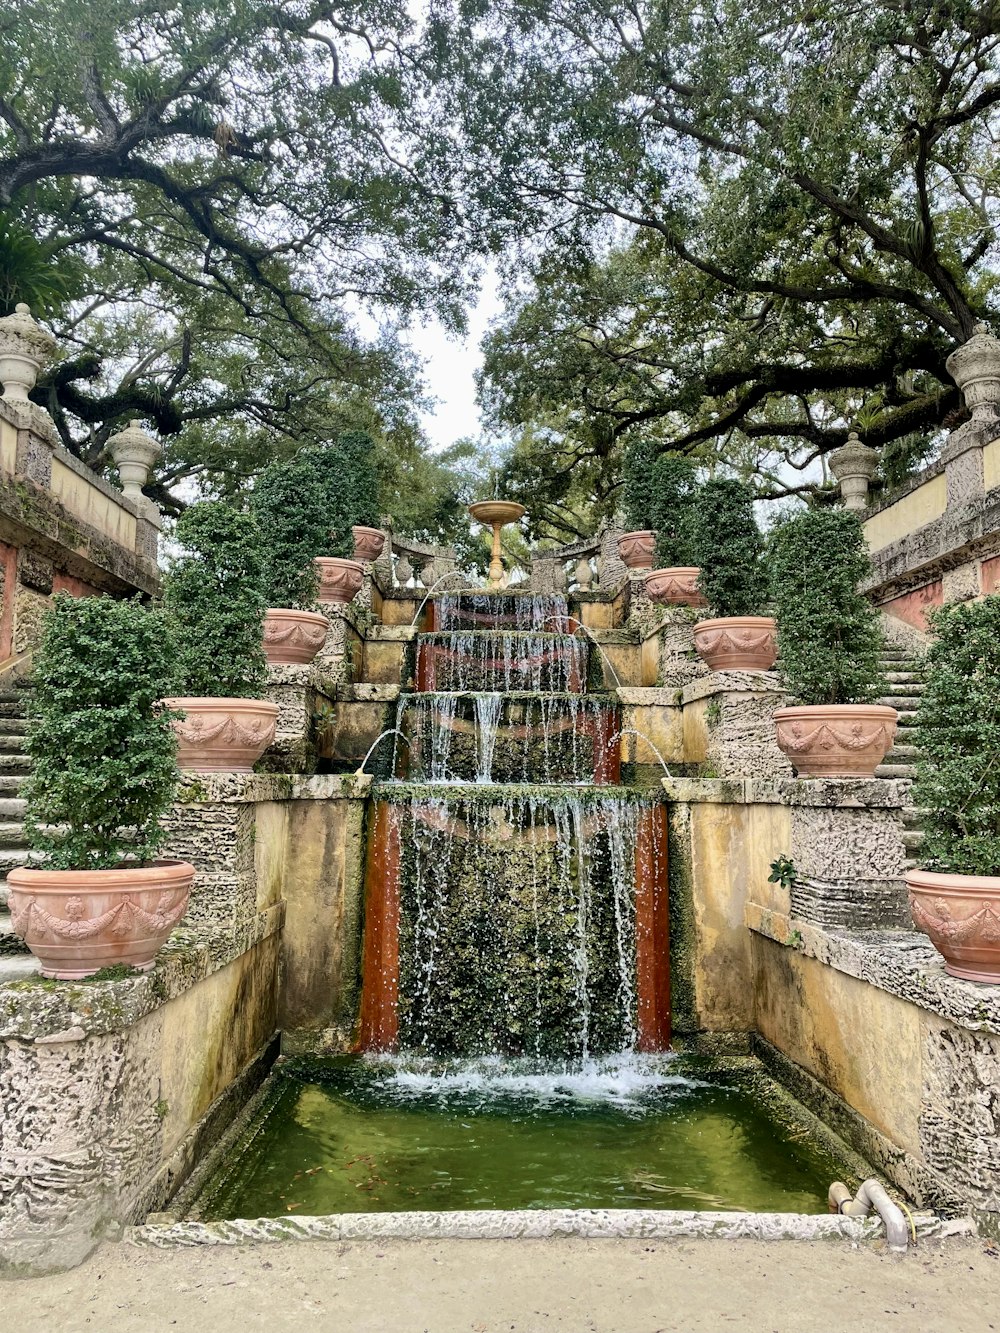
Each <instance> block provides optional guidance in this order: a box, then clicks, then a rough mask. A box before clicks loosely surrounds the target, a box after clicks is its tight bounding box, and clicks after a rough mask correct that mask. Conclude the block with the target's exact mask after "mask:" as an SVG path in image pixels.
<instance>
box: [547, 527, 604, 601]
mask: <svg viewBox="0 0 1000 1333" xmlns="http://www.w3.org/2000/svg"><path fill="white" fill-rule="evenodd" d="M626 577H627V571H626V569H625V566H624V565H623V564H622V561H621V557H620V556H619V554H618V532H617V530H616V529H614V528H612V527H610V526H608V525H607V524H602V526H601V528H600V529H599V530H598V532H597V535H596V536H594V537H585V538H583V539H582V540H581V541H578V542H571V543H570V544H569V545H567V546H560V547H557V548H556V550H554V551H535V552H532V556H531V587H532V590H533V591H534V592H556V593H559V592H567V593H576V594H580V593H590V592H597V591H601V592H608V591H613V590H614V589H615V588H617V587H618V586H619V585H620V584H621V583H623V582H624V580H625V578H626Z"/></svg>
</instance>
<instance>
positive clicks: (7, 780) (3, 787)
mask: <svg viewBox="0 0 1000 1333" xmlns="http://www.w3.org/2000/svg"><path fill="white" fill-rule="evenodd" d="M27 776H28V775H27V773H5V772H3V771H2V770H0V796H16V795H17V793H18V792H19V791H20V789H21V786H22V784H23V783H24V780H25V778H26V777H27Z"/></svg>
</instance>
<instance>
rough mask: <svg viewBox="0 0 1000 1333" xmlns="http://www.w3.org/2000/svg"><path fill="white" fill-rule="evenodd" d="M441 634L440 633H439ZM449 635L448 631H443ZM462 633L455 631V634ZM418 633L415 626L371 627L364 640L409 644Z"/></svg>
mask: <svg viewBox="0 0 1000 1333" xmlns="http://www.w3.org/2000/svg"><path fill="white" fill-rule="evenodd" d="M439 632H441V631H439ZM443 632H444V633H446V634H447V633H449V631H448V630H445V631H443ZM463 632H464V631H462V630H455V633H456V634H461V633H463ZM419 633H420V630H419V629H418V628H417V626H416V625H380V624H374V625H371V626H370V627H369V628H368V629H366V630H365V639H366V641H367V642H368V643H409V642H410V641H411V640H412V639H415V638H416V637H417V635H418V634H419Z"/></svg>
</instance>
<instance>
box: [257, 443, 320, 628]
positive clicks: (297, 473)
mask: <svg viewBox="0 0 1000 1333" xmlns="http://www.w3.org/2000/svg"><path fill="white" fill-rule="evenodd" d="M314 454H315V451H314V450H308V449H303V450H301V451H300V452H299V453H297V454H295V455H294V456H293V457H292V458H290V459H289V460H288V461H287V462H275V463H272V464H271V465H270V466H269V467H268V468H266V469H265V470H264V472H263V473H261V475H260V476H259V477H258V478H257V484H256V486H255V487H254V493H253V516H254V518H255V519H256V522H257V531H258V532H259V534H260V545H261V555H262V557H263V591H264V599H265V601H266V602H267V605H268V606H273V607H299V608H300V609H302V610H306V611H307V610H309V609H310V607H312V606H313V605H314V603H315V601H316V589H317V584H318V577H317V574H316V567H315V565H314V564H313V560H314V559H315V558H316V556H318V555H326V554H327V553H328V548H329V546H330V528H331V524H330V510H329V505H328V503H327V493H326V487H325V486H324V485H323V478H322V475H321V473H320V471H319V470H318V469H317V467H316V466H315V462H314Z"/></svg>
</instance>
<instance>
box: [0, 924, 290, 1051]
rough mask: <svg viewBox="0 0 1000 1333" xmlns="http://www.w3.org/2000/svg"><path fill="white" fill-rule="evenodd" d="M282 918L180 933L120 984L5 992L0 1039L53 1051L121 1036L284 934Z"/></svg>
mask: <svg viewBox="0 0 1000 1333" xmlns="http://www.w3.org/2000/svg"><path fill="white" fill-rule="evenodd" d="M284 916H285V904H284V903H283V902H280V903H275V904H274V906H272V907H269V908H267V910H266V911H263V912H258V913H257V914H256V915H255V916H254V917H252V918H251V919H249V920H248V921H246V922H244V923H241V924H239V925H237V926H235V927H232V928H227V929H224V930H219V929H215V930H211V929H207V928H201V929H198V930H195V929H190V928H185V927H184V926H181V927H179V928H178V929H177V930H175V931H174V932H173V933H172V934H171V936H170V938H169V939H168V940H167V942H166V944H165V945H164V946H163V948H162V949H161V950H160V953H159V955H158V956H157V959H156V966H155V967H154V968H153V969H152V971H150V972H144V973H141V974H140V975H138V976H131V977H124V978H122V979H121V980H119V981H50V980H47V979H46V978H44V977H41V976H34V977H28V978H25V979H24V980H19V981H10V982H7V983H5V984H0V1039H9V1038H14V1039H16V1040H20V1041H34V1042H39V1043H43V1044H46V1045H49V1044H51V1045H55V1044H57V1043H62V1042H69V1041H82V1040H83V1039H84V1038H85V1037H90V1036H96V1035H99V1034H101V1033H106V1032H120V1031H122V1030H123V1029H124V1028H127V1027H131V1026H132V1025H133V1024H135V1023H137V1022H138V1021H139V1020H140V1019H141V1018H144V1017H145V1016H146V1015H147V1014H150V1013H152V1012H153V1010H154V1009H158V1008H159V1007H160V1006H161V1005H163V1004H166V1003H168V1001H170V1000H173V999H175V998H176V997H177V996H178V995H182V994H183V993H184V992H185V991H188V990H190V989H191V987H192V986H194V985H196V984H197V983H198V982H199V981H202V980H204V978H205V977H208V976H211V975H212V973H213V972H219V971H221V970H222V969H223V968H224V967H227V966H228V965H229V964H230V963H232V962H234V961H235V959H237V958H239V957H240V956H241V955H242V954H245V953H247V952H248V951H249V950H250V949H252V948H253V947H254V946H255V945H256V944H259V943H260V942H261V941H262V940H266V939H267V938H268V937H269V936H271V935H273V934H274V933H275V932H276V931H279V930H280V929H281V927H282V924H283V922H284Z"/></svg>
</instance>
